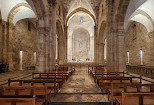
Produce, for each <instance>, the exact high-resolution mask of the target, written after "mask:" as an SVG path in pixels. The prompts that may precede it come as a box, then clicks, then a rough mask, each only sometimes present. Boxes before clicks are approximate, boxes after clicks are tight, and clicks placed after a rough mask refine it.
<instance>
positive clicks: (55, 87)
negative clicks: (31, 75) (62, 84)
mask: <svg viewBox="0 0 154 105" xmlns="http://www.w3.org/2000/svg"><path fill="white" fill-rule="evenodd" d="M8 86H38V87H39V86H46V87H47V90H48V91H52V90H54V95H56V93H57V92H58V84H57V83H56V81H52V80H39V79H38V80H34V79H28V80H12V79H8ZM43 91H44V90H43Z"/></svg>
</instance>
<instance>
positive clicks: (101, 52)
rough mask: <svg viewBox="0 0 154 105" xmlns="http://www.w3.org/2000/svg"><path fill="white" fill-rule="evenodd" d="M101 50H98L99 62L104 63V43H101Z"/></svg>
mask: <svg viewBox="0 0 154 105" xmlns="http://www.w3.org/2000/svg"><path fill="white" fill-rule="evenodd" d="M98 48H99V50H98V55H99V56H98V61H99V64H102V65H103V64H104V43H100V44H99V47H98Z"/></svg>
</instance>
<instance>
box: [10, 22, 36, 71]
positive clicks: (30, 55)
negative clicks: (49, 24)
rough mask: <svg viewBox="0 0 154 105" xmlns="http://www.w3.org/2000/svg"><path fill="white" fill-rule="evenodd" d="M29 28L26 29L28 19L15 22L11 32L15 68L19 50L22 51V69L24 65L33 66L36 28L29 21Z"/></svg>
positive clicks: (18, 60) (18, 58) (17, 66)
mask: <svg viewBox="0 0 154 105" xmlns="http://www.w3.org/2000/svg"><path fill="white" fill-rule="evenodd" d="M30 26H31V30H30V31H29V30H28V19H24V20H21V21H19V22H17V23H16V25H15V29H14V33H13V38H14V40H13V58H12V59H13V62H14V67H15V68H16V69H18V68H19V63H20V57H19V52H20V50H22V51H23V70H24V69H26V67H29V66H34V52H36V28H35V27H34V25H33V24H32V23H30Z"/></svg>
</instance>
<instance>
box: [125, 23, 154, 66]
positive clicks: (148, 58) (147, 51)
mask: <svg viewBox="0 0 154 105" xmlns="http://www.w3.org/2000/svg"><path fill="white" fill-rule="evenodd" d="M134 24H136V38H133V35H134ZM126 35H127V36H126V52H125V53H127V51H129V53H130V64H131V65H141V58H140V50H141V49H142V50H143V65H147V66H150V65H152V64H153V61H152V55H151V54H152V52H153V50H154V49H153V48H152V45H153V42H152V40H151V38H153V37H150V33H148V32H147V30H146V28H145V27H144V26H143V25H142V24H140V23H137V22H135V23H132V24H131V25H130V27H129V28H128V30H127V32H126ZM126 59H128V57H127V55H126ZM126 61H128V60H126Z"/></svg>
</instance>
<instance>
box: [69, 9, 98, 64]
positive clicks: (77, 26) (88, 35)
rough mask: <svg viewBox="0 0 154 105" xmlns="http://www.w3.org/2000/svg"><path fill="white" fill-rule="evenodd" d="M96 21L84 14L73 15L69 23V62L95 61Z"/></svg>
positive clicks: (81, 12) (80, 12)
mask: <svg viewBox="0 0 154 105" xmlns="http://www.w3.org/2000/svg"><path fill="white" fill-rule="evenodd" d="M94 26H95V23H94V20H93V18H92V17H91V16H90V15H89V14H87V13H85V12H83V11H79V12H77V13H75V14H73V15H72V16H71V17H70V18H69V20H68V23H67V27H68V29H67V60H68V62H75V63H79V62H93V61H94Z"/></svg>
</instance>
